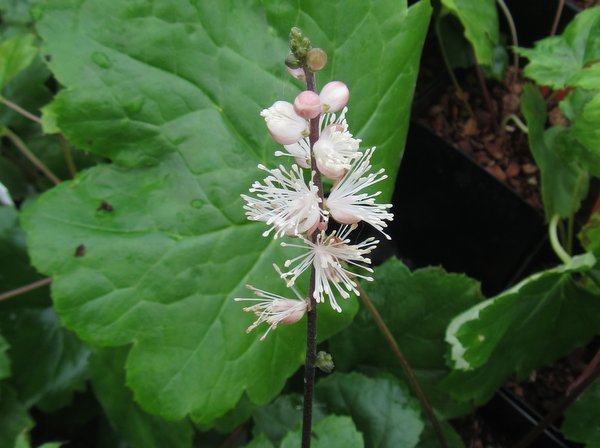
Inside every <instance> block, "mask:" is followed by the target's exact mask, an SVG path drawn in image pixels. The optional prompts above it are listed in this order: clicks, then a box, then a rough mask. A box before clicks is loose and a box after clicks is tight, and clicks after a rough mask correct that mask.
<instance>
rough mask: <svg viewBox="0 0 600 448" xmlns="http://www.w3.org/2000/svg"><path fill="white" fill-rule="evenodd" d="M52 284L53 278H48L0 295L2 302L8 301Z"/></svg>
mask: <svg viewBox="0 0 600 448" xmlns="http://www.w3.org/2000/svg"><path fill="white" fill-rule="evenodd" d="M50 283H52V277H46V278H43V279H41V280H38V281H37V282H33V283H30V284H28V285H25V286H21V287H20V288H16V289H12V290H10V291H6V292H4V293H2V294H0V302H1V301H3V300H6V299H10V298H12V297H17V296H20V295H21V294H25V293H26V292H29V291H33V290H34V289H38V288H41V287H42V286H46V285H49V284H50Z"/></svg>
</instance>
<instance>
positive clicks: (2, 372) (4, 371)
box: [0, 335, 10, 380]
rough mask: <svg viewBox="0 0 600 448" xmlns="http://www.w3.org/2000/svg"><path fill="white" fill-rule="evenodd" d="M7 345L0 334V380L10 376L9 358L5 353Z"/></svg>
mask: <svg viewBox="0 0 600 448" xmlns="http://www.w3.org/2000/svg"><path fill="white" fill-rule="evenodd" d="M8 348H9V345H8V342H6V339H4V338H3V337H2V335H0V380H3V379H4V378H7V377H9V376H10V358H9V357H8V356H7V355H6V351H7V350H8Z"/></svg>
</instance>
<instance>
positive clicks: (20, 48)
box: [0, 34, 37, 89]
mask: <svg viewBox="0 0 600 448" xmlns="http://www.w3.org/2000/svg"><path fill="white" fill-rule="evenodd" d="M33 40H34V37H33V35H30V34H24V35H17V36H15V37H12V38H10V39H8V40H6V41H4V42H2V43H0V89H2V88H4V86H6V85H7V84H8V83H9V82H10V81H11V80H12V79H13V78H14V77H15V76H16V75H17V74H18V73H19V72H20V71H21V70H23V69H25V68H26V67H27V66H28V65H29V64H31V63H32V62H33V58H34V57H35V55H36V54H37V48H35V47H34V46H33Z"/></svg>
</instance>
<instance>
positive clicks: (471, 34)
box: [442, 0, 500, 65]
mask: <svg viewBox="0 0 600 448" xmlns="http://www.w3.org/2000/svg"><path fill="white" fill-rule="evenodd" d="M442 5H443V6H444V7H445V8H446V9H447V10H448V11H450V12H451V13H452V14H453V15H455V16H456V17H457V18H458V20H460V22H461V23H462V26H463V28H464V32H465V37H466V38H467V40H468V41H469V42H470V43H471V45H472V46H473V50H474V51H475V57H476V58H477V62H478V63H479V64H484V65H492V63H493V62H494V51H495V48H496V47H498V45H499V44H500V31H499V27H498V12H497V9H496V2H495V1H494V0H475V1H474V0H442Z"/></svg>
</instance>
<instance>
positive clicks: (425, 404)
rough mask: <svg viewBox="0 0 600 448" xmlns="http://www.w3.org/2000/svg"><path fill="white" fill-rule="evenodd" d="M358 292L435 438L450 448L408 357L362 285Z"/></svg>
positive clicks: (446, 447)
mask: <svg viewBox="0 0 600 448" xmlns="http://www.w3.org/2000/svg"><path fill="white" fill-rule="evenodd" d="M358 291H359V292H360V296H359V297H360V299H361V300H362V302H363V303H364V305H365V306H366V307H367V310H368V311H369V313H371V316H373V320H374V321H375V324H376V325H377V327H378V328H379V331H381V333H382V334H383V337H384V338H385V340H386V341H387V343H388V345H389V346H390V348H391V349H392V351H393V352H394V355H395V356H396V358H398V361H399V362H400V367H402V371H403V372H404V375H405V376H406V379H407V380H408V382H409V384H410V386H411V388H412V390H413V392H414V393H415V394H416V395H417V397H418V398H419V401H420V402H421V407H422V408H423V410H424V411H425V414H426V415H427V418H428V419H429V423H431V427H432V428H433V432H434V433H435V437H436V438H437V440H438V443H439V445H440V446H441V447H442V448H448V442H447V441H446V437H445V436H444V432H443V431H442V427H441V425H440V422H439V421H438V419H437V417H436V416H435V413H434V412H433V408H432V407H431V404H429V401H428V400H427V397H426V396H425V393H424V392H423V389H421V385H420V384H419V380H417V377H416V376H415V373H414V371H413V369H412V367H411V366H410V363H409V362H408V359H406V357H405V356H404V354H403V353H402V350H400V346H399V345H398V343H397V342H396V339H394V335H393V334H392V332H391V331H390V329H389V328H388V326H387V325H386V324H385V322H384V320H383V318H382V317H381V314H379V311H377V308H375V305H374V304H373V302H371V299H370V298H369V295H368V294H367V293H366V291H365V290H364V289H363V288H362V286H360V285H358Z"/></svg>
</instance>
